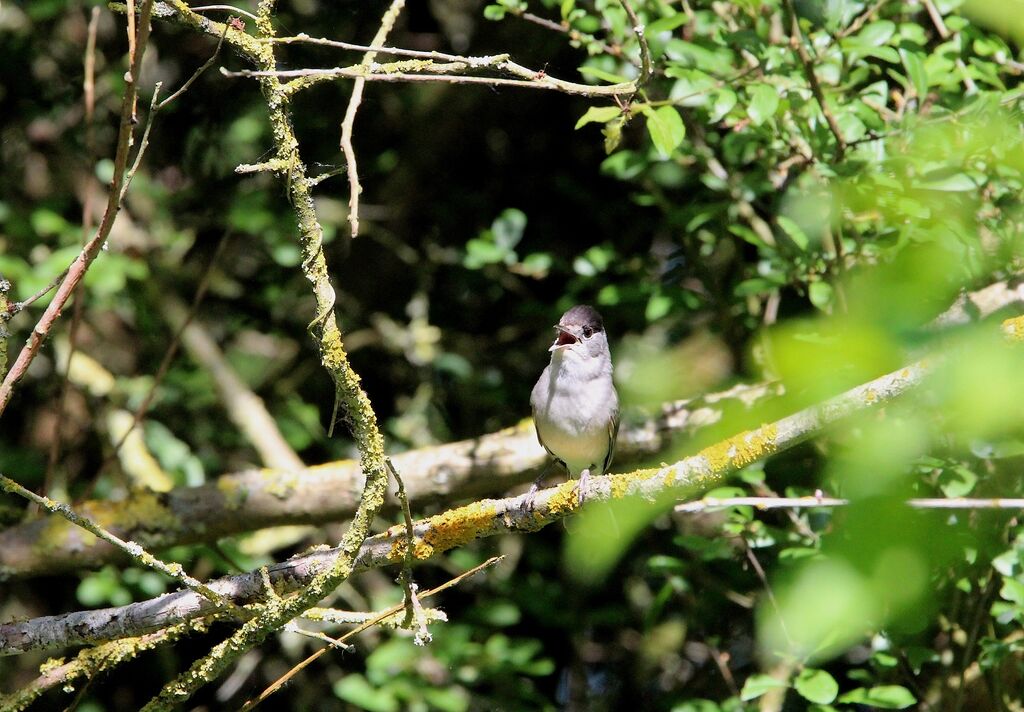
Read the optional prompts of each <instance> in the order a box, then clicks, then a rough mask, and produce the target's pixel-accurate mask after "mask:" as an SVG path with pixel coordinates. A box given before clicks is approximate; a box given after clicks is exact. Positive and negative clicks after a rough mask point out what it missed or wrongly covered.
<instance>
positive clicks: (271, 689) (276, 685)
mask: <svg viewBox="0 0 1024 712" xmlns="http://www.w3.org/2000/svg"><path fill="white" fill-rule="evenodd" d="M503 558H505V557H503V556H492V557H491V558H490V559H488V560H487V561H485V562H483V563H482V564H479V565H478V566H474V567H473V568H471V569H469V570H468V571H464V572H462V573H461V574H459V575H458V576H455V577H454V578H451V579H449V580H448V581H445V582H444V583H443V584H441V585H440V586H437V587H435V588H432V589H430V590H429V591H424V592H423V593H421V594H420V598H430V597H431V596H433V595H436V594H438V593H440V592H441V591H446V590H447V589H449V588H451V587H453V586H457V585H458V584H460V583H462V582H463V581H465V580H466V579H467V578H469V577H470V576H473V575H475V574H477V573H479V572H480V571H483V570H484V569H486V568H490V567H491V566H494V565H495V564H497V563H498V562H500V561H501V560H502V559H503ZM403 606H404V603H400V604H398V605H395V606H392V607H391V608H389V609H387V610H386V611H383V612H381V613H379V614H377V615H376V616H374V617H372V618H370V619H369V620H367V621H365V622H364V623H362V624H361V625H360V626H359V627H358V628H356V629H355V630H352V631H349V632H348V633H346V634H345V635H343V636H342V637H341V638H339V639H338V642H341V643H343V642H344V641H345V640H347V639H349V638H351V637H352V636H354V635H356V634H357V633H362V632H363V631H364V630H366V629H367V628H370V627H371V626H374V625H376V624H377V623H380V622H381V621H383V620H384V619H385V618H388V617H390V616H393V615H395V614H396V613H398V612H399V611H401V610H402V608H403ZM325 652H327V648H321V649H320V650H318V651H316V652H315V653H313V654H312V655H310V656H309V657H308V658H306V659H305V660H303V661H302V662H301V663H299V664H298V665H296V666H295V667H293V668H292V669H291V670H289V671H288V672H287V673H285V674H284V675H282V676H281V677H279V678H278V679H277V680H275V681H274V682H273V684H271V685H269V686H268V687H267V688H266V689H265V690H263V692H261V693H260V695H259V697H256V698H255V699H252V700H249V701H248V702H246V703H245V705H244V706H243V707H242V709H241V711H240V712H249V710H251V709H253V708H255V707H256V706H257V705H258V704H260V703H262V702H263V701H264V700H266V699H267V698H268V697H270V696H271V695H272V694H274V693H275V692H277V691H278V690H280V689H281V686H282V685H284V684H285V683H286V682H288V680H290V679H292V678H293V677H294V676H295V675H296V674H297V673H298V672H299V671H301V670H302V669H303V668H305V667H307V666H308V665H309V664H310V663H312V662H313V661H314V660H316V659H317V658H319V657H320V656H321V655H323V654H324V653H325Z"/></svg>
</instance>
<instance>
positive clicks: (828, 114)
mask: <svg viewBox="0 0 1024 712" xmlns="http://www.w3.org/2000/svg"><path fill="white" fill-rule="evenodd" d="M784 2H785V7H786V14H787V15H789V24H790V32H791V34H790V38H789V44H790V46H791V47H792V48H793V51H794V52H796V55H797V57H798V58H799V59H800V64H802V65H803V68H804V75H805V76H806V77H807V83H808V84H810V85H811V93H812V94H814V99H815V101H817V102H818V107H819V108H820V109H821V113H822V115H823V116H824V117H825V123H827V124H828V128H829V131H831V132H832V135H833V136H834V137H835V139H836V162H837V163H838V162H839V161H842V160H843V157H844V156H845V155H846V142H845V141H844V140H843V133H842V131H840V129H839V122H838V121H836V117H835V116H834V115H833V114H832V110H831V109H830V108H829V106H828V102H827V101H826V100H825V92H823V91H822V89H821V83H820V82H819V81H818V75H817V74H815V73H814V62H813V60H812V59H811V55H810V54H809V53H808V52H807V45H806V44H805V40H804V32H803V30H801V29H800V20H799V19H798V17H797V14H796V8H795V7H793V0H784Z"/></svg>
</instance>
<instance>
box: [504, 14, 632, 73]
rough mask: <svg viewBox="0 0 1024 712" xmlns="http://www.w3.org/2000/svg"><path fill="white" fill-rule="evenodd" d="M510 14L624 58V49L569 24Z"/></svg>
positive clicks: (533, 16) (544, 18)
mask: <svg viewBox="0 0 1024 712" xmlns="http://www.w3.org/2000/svg"><path fill="white" fill-rule="evenodd" d="M508 13H509V14H510V15H512V16H513V17H518V18H520V19H521V20H526V21H527V22H532V23H533V24H535V25H537V26H538V27H543V28H545V29H548V30H552V31H554V32H560V33H562V34H564V35H566V36H567V37H568V38H569V39H570V40H571V41H573V42H580V43H584V42H585V43H587V44H593V45H595V46H596V47H597V48H598V49H599V50H600V51H601V52H604V53H606V54H610V55H612V56H613V57H622V56H623V52H622V47H620V46H619V45H618V44H614V43H611V44H609V43H607V42H604V41H602V40H599V39H598V38H597V37H595V36H594V35H592V34H589V33H587V32H581V31H580V30H577V29H575V28H574V27H571V26H570V25H569V23H568V22H555V21H554V20H549V19H547V18H546V17H540V16H539V15H534V14H533V13H532V12H526V11H524V10H512V9H509V10H508ZM630 62H631V63H633V62H635V60H632V59H631V60H630ZM634 66H635V65H634Z"/></svg>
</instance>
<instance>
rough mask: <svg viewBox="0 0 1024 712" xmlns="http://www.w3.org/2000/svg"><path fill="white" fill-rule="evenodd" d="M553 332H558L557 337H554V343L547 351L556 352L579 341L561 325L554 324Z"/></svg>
mask: <svg viewBox="0 0 1024 712" xmlns="http://www.w3.org/2000/svg"><path fill="white" fill-rule="evenodd" d="M555 330H556V331H557V332H558V335H557V336H556V337H555V343H553V344H551V348H550V349H548V351H557V350H558V349H561V348H565V347H566V346H571V345H573V344H575V343H576V342H578V341H579V339H577V338H576V336H575V335H574V334H573V333H572V332H571V331H569V329H567V328H566V327H564V326H562V325H561V324H555Z"/></svg>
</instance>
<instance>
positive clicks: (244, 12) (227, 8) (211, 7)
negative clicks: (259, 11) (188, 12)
mask: <svg viewBox="0 0 1024 712" xmlns="http://www.w3.org/2000/svg"><path fill="white" fill-rule="evenodd" d="M192 10H193V11H194V12H207V11H208V10H223V11H224V12H236V13H238V14H239V15H245V16H246V17H248V18H249V19H250V20H258V19H259V18H258V17H256V15H253V14H252V13H251V12H249V11H248V10H243V9H242V8H240V7H235V6H234V5H199V6H196V7H193V8H192Z"/></svg>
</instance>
